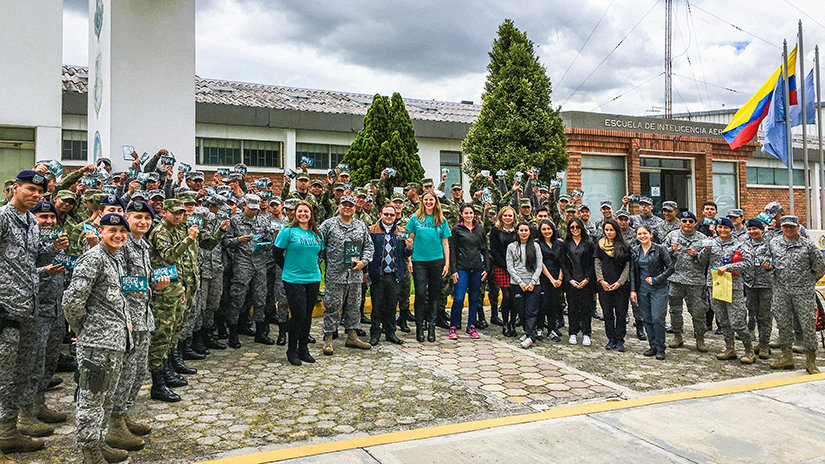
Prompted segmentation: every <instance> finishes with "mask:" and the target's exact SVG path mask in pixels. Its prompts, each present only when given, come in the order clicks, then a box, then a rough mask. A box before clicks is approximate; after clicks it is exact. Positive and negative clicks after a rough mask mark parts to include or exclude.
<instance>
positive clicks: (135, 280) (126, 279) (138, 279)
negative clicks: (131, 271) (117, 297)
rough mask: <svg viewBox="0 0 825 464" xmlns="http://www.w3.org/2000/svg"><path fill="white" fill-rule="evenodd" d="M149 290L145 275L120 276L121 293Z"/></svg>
mask: <svg viewBox="0 0 825 464" xmlns="http://www.w3.org/2000/svg"><path fill="white" fill-rule="evenodd" d="M147 291H149V281H148V279H147V278H146V277H145V276H120V292H121V293H141V292H147Z"/></svg>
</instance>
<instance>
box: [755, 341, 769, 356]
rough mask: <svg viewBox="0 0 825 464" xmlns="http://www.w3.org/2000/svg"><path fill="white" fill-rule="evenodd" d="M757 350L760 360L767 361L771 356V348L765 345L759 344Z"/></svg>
mask: <svg viewBox="0 0 825 464" xmlns="http://www.w3.org/2000/svg"><path fill="white" fill-rule="evenodd" d="M757 350H759V358H760V359H768V357H769V356H770V355H771V346H770V345H769V344H767V343H759V347H758V348H757Z"/></svg>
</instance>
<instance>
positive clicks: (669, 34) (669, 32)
mask: <svg viewBox="0 0 825 464" xmlns="http://www.w3.org/2000/svg"><path fill="white" fill-rule="evenodd" d="M672 12H673V0H665V117H666V118H670V117H671V116H673V57H672V54H671V51H670V50H671V44H672V41H673V23H672V19H671V16H672Z"/></svg>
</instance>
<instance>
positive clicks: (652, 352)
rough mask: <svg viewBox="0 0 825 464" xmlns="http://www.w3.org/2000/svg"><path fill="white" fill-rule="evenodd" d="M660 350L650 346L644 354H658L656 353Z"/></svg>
mask: <svg viewBox="0 0 825 464" xmlns="http://www.w3.org/2000/svg"><path fill="white" fill-rule="evenodd" d="M658 352H659V350H657V349H656V348H648V349H647V351H645V352H644V353H642V354H643V355H645V356H656V353H658Z"/></svg>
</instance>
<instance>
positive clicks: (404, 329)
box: [395, 317, 410, 333]
mask: <svg viewBox="0 0 825 464" xmlns="http://www.w3.org/2000/svg"><path fill="white" fill-rule="evenodd" d="M395 325H397V326H398V330H400V331H402V332H404V333H410V326H409V325H407V321H405V320H404V319H403V318H400V317H399V318H398V320H397V321H395Z"/></svg>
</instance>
